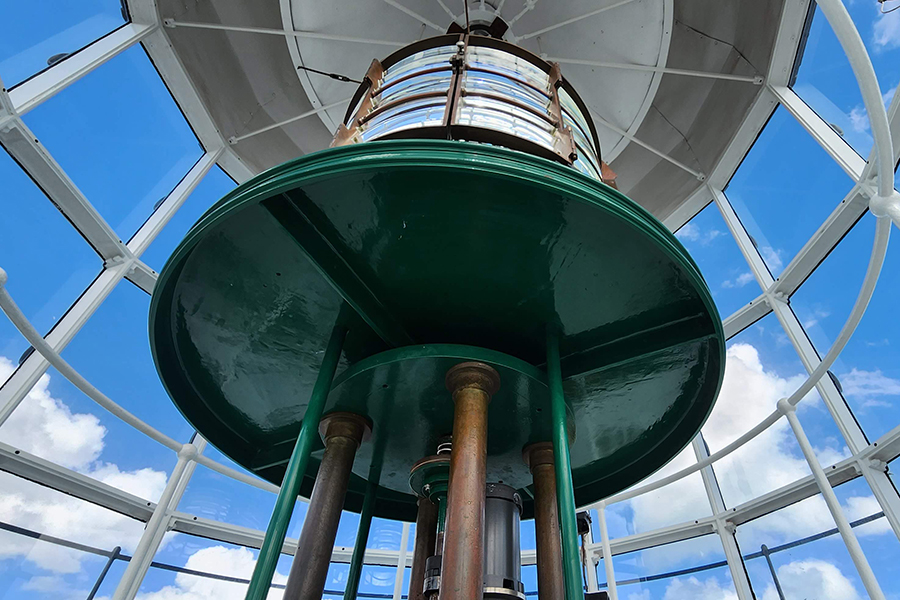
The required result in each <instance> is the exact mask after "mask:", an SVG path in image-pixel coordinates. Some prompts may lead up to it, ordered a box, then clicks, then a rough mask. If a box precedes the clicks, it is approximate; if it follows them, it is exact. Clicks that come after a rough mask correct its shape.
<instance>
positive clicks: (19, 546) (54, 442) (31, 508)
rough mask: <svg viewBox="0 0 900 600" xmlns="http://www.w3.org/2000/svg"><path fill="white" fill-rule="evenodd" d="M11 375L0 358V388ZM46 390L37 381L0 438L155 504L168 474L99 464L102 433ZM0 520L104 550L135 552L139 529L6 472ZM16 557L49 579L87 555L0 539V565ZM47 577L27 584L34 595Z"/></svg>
mask: <svg viewBox="0 0 900 600" xmlns="http://www.w3.org/2000/svg"><path fill="white" fill-rule="evenodd" d="M12 370H13V364H12V363H11V362H10V361H9V360H8V359H6V358H3V357H0V381H2V380H5V379H6V377H7V376H8V375H9V373H11V372H12ZM49 383H50V377H49V376H48V375H44V376H42V377H41V379H40V380H39V381H38V383H37V384H36V385H35V386H34V388H33V389H32V390H31V392H29V394H28V396H26V398H25V399H24V400H23V401H22V403H21V404H20V405H19V406H18V408H16V410H15V411H14V412H13V414H12V415H11V416H10V418H9V419H8V420H7V421H6V423H4V425H3V427H2V429H0V439H2V440H3V441H4V442H5V443H7V444H10V445H12V446H14V447H16V448H19V449H22V450H24V451H26V452H29V453H31V454H35V455H38V456H41V457H43V458H46V459H47V460H51V461H53V462H55V463H57V464H59V465H62V466H64V467H67V468H70V469H73V470H75V471H78V472H80V473H83V474H85V475H88V476H89V477H93V478H94V479H97V480H99V481H102V482H104V483H107V484H109V485H112V486H115V487H118V488H120V489H123V490H125V491H127V492H129V493H132V494H134V495H136V496H139V497H141V498H147V499H154V500H155V499H156V498H158V497H159V495H160V494H161V493H162V489H163V488H164V487H165V484H166V474H165V473H164V472H162V471H156V470H154V469H149V468H146V469H139V470H136V471H122V470H120V469H119V467H118V466H117V465H115V464H113V463H107V462H103V461H101V460H99V458H100V456H101V454H102V451H103V446H104V443H103V438H104V437H105V435H106V428H105V427H103V426H102V425H101V424H100V421H99V419H97V417H95V416H94V415H90V414H83V413H73V412H72V411H71V409H70V408H69V407H68V406H67V405H66V404H65V403H64V402H62V401H61V400H59V399H57V398H53V397H52V396H51V395H50V392H49V391H48V385H49ZM135 435H138V434H135ZM0 515H3V520H5V521H7V522H10V523H13V524H15V525H18V526H20V527H25V528H27V529H31V530H33V531H38V532H41V533H49V534H52V535H54V536H56V537H60V538H63V539H67V540H72V541H76V542H80V543H83V544H88V545H91V546H96V547H99V548H103V549H107V550H111V549H112V548H113V547H115V546H122V548H123V549H125V551H131V550H133V549H134V547H135V546H136V545H137V542H138V540H140V536H141V533H142V532H143V529H144V525H143V523H140V522H138V521H135V520H134V519H131V518H128V517H125V516H122V515H120V514H117V513H114V512H112V511H109V510H106V509H104V508H101V507H99V506H97V505H95V504H91V503H89V502H84V501H81V500H78V499H75V498H72V497H71V496H67V495H65V494H62V493H60V492H56V491H54V490H51V489H49V488H46V487H43V486H40V485H37V484H34V483H31V482H29V481H25V480H23V479H20V478H18V477H15V476H13V475H9V474H6V473H0ZM19 556H24V557H25V558H26V559H27V560H28V561H30V562H32V563H34V564H35V565H37V566H38V567H40V568H42V569H45V570H47V571H48V572H50V573H54V574H71V573H78V572H80V571H81V566H82V565H81V563H82V561H84V560H85V559H86V558H88V557H89V556H90V555H87V554H84V553H82V552H79V551H76V550H71V549H67V548H63V547H60V546H55V545H53V544H49V543H45V542H33V543H28V542H26V541H25V539H24V538H22V537H21V536H19V535H16V534H13V533H9V532H0V559H4V558H10V557H19ZM45 577H49V576H44V575H39V576H37V577H36V578H33V579H32V580H31V581H30V583H28V585H31V586H32V589H33V590H34V591H39V590H40V586H45V585H48V584H49V583H50V582H51V579H48V578H45Z"/></svg>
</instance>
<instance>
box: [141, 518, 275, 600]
mask: <svg viewBox="0 0 900 600" xmlns="http://www.w3.org/2000/svg"><path fill="white" fill-rule="evenodd" d="M257 555H258V551H257V550H255V549H251V548H245V547H243V546H235V545H234V544H229V543H227V542H220V541H216V540H207V539H204V538H199V537H194V536H192V535H186V534H178V535H175V536H172V537H171V538H169V540H168V541H167V542H166V543H164V545H163V546H162V547H161V548H160V549H159V551H158V552H157V553H156V556H155V557H154V562H156V563H161V564H163V565H166V566H174V567H176V568H183V569H190V570H192V571H198V572H200V573H203V574H204V575H205V576H204V575H199V574H194V573H183V572H177V571H173V570H167V569H161V568H151V569H150V570H149V571H148V572H147V576H146V577H144V580H143V581H142V582H141V588H140V593H139V595H138V598H141V599H142V600H175V599H178V600H193V599H195V598H196V599H200V598H204V599H205V598H211V599H212V598H215V599H231V598H243V597H244V593H245V592H246V590H247V582H249V580H250V576H251V575H252V574H253V567H254V565H255V564H256V557H257ZM290 558H291V557H289V556H285V555H282V556H281V557H280V560H279V561H278V566H277V568H276V570H275V576H274V577H273V578H272V581H273V583H274V584H276V585H279V584H280V585H281V586H283V585H284V583H285V581H287V575H288V572H289V571H290V566H291V563H290ZM234 580H237V581H234ZM282 589H283V588H277V587H273V589H272V591H271V592H270V593H269V598H272V599H273V600H274V599H275V598H281V596H282Z"/></svg>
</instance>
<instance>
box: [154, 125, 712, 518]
mask: <svg viewBox="0 0 900 600" xmlns="http://www.w3.org/2000/svg"><path fill="white" fill-rule="evenodd" d="M339 318H340V319H344V320H345V321H346V322H347V323H348V326H349V333H348V335H347V338H346V342H345V344H344V350H343V354H342V357H341V363H340V365H339V366H338V373H337V377H336V379H335V382H334V385H333V387H332V392H331V394H330V396H329V398H328V402H327V405H326V413H327V412H329V411H333V410H351V411H353V412H357V413H360V414H363V415H365V416H367V417H369V418H370V419H371V420H372V422H373V423H374V424H375V426H374V431H373V435H372V439H371V440H370V441H369V442H366V443H364V444H363V445H362V447H361V448H360V451H359V454H358V455H357V458H356V462H355V463H354V467H353V473H354V475H353V476H352V478H351V481H350V487H349V492H348V495H347V500H346V508H347V509H348V510H354V511H358V510H359V509H360V507H361V504H362V498H363V494H364V490H365V478H366V477H367V474H368V473H369V470H370V467H371V464H372V462H373V461H374V460H379V461H381V463H382V469H381V473H382V475H381V479H380V486H381V488H382V489H381V492H380V494H379V497H378V501H377V504H376V515H377V516H381V517H385V518H398V519H404V520H413V519H414V518H415V511H416V505H415V498H414V496H413V494H412V492H411V491H410V489H409V485H408V478H409V468H410V467H411V466H412V465H413V463H415V462H416V461H417V460H418V459H420V458H422V457H423V456H426V455H429V454H433V452H434V450H435V447H436V445H437V442H438V440H439V439H440V437H441V436H443V435H446V434H448V433H450V430H451V424H452V414H453V406H452V400H451V398H450V395H449V393H448V392H446V391H445V390H444V388H443V375H444V372H445V371H446V369H447V368H449V367H450V366H452V365H453V364H456V363H458V362H461V361H462V360H482V361H484V362H487V363H489V364H492V365H494V366H495V368H497V369H498V371H500V374H501V390H500V392H499V393H498V394H497V395H496V396H495V397H494V399H493V401H492V402H491V405H490V408H489V414H488V422H489V433H488V444H489V446H488V447H489V458H488V478H489V480H491V481H497V480H503V481H504V482H505V483H508V484H510V485H513V486H515V487H519V488H523V487H526V486H527V485H528V484H530V476H529V474H528V470H527V467H526V466H525V464H524V463H523V462H522V459H521V451H522V447H523V446H524V445H525V444H526V443H529V442H532V441H548V440H549V439H550V435H549V431H550V430H549V427H550V425H549V419H550V414H549V412H550V410H549V397H548V392H547V386H546V375H545V368H544V363H545V361H546V334H547V330H548V327H549V328H552V329H554V330H556V331H558V332H559V340H560V352H561V357H562V371H563V378H564V387H565V392H566V400H567V403H568V405H569V408H570V417H571V424H572V425H573V426H574V429H575V435H576V437H575V441H574V442H573V444H572V446H571V455H572V468H573V481H574V485H575V498H576V502H577V503H578V504H579V505H581V504H585V503H588V502H592V501H595V500H598V499H601V498H603V497H605V496H608V495H609V494H612V493H615V492H617V491H619V490H622V489H624V488H626V487H628V486H630V485H632V484H634V483H636V482H637V481H639V480H641V479H643V478H644V477H646V476H648V475H649V474H651V473H653V472H654V471H656V470H657V469H659V468H660V467H661V466H663V465H664V464H665V463H667V462H668V461H669V460H670V459H671V458H672V457H673V456H675V455H676V454H677V453H678V452H679V451H680V450H681V449H682V448H684V447H685V446H686V445H687V444H688V443H689V442H690V440H691V439H692V437H693V436H694V435H695V434H696V432H697V431H698V430H699V429H700V426H701V425H702V424H703V422H704V420H705V419H706V417H707V416H708V415H709V412H710V411H711V409H712V406H713V402H714V401H715V398H716V395H717V394H718V390H719V387H720V385H721V380H722V376H723V373H724V361H725V347H724V341H725V336H724V333H723V331H722V326H721V321H720V319H719V315H718V313H717V311H716V309H715V306H714V304H713V301H712V298H711V296H710V293H709V290H708V289H707V287H706V285H705V283H704V282H703V279H702V277H701V275H700V273H699V271H698V269H697V266H696V265H695V264H694V262H693V261H692V260H691V258H690V257H689V256H688V254H687V252H686V251H685V249H684V248H683V247H682V246H681V244H679V243H678V241H677V240H676V239H675V237H674V236H673V235H672V234H671V233H670V232H669V231H668V230H667V229H665V227H664V226H663V225H662V224H660V223H659V222H658V221H657V220H656V219H654V218H653V217H652V216H651V215H650V214H648V213H647V212H646V211H644V210H643V209H642V208H640V207H639V206H638V205H636V204H635V203H634V202H632V201H630V200H629V199H628V198H626V197H625V196H623V195H622V194H620V193H619V192H617V191H616V190H613V189H612V188H610V187H608V186H605V185H603V184H601V183H598V182H596V181H593V180H591V179H589V178H587V177H585V176H583V175H581V174H580V173H578V172H577V171H575V170H574V169H572V168H569V167H566V166H563V165H559V164H555V163H553V162H551V161H548V160H545V159H542V158H538V157H533V156H530V155H528V154H524V153H520V152H515V151H511V150H506V149H503V148H498V147H493V146H486V145H479V144H472V143H467V142H454V141H425V140H411V141H387V142H372V143H366V144H358V145H349V146H345V147H341V148H335V149H331V150H326V151H323V152H318V153H315V154H311V155H308V156H304V157H301V158H299V159H296V160H294V161H291V162H288V163H286V164H284V165H281V166H279V167H276V168H274V169H271V170H269V171H267V172H265V173H262V174H261V175H259V176H257V177H255V178H254V179H252V180H250V181H248V182H247V183H245V184H243V185H241V186H240V187H238V188H237V189H235V190H234V191H233V192H231V193H230V194H229V195H228V196H226V197H225V198H223V199H222V200H221V201H220V202H218V203H217V204H216V205H215V206H213V207H212V208H211V209H210V210H209V211H208V212H207V213H206V214H205V215H204V216H203V217H202V218H201V219H200V221H199V222H198V223H197V224H196V225H195V226H194V227H193V229H191V231H190V232H189V233H188V235H187V236H186V238H185V239H184V241H182V243H181V245H180V246H179V247H178V248H177V250H176V251H175V252H174V254H173V255H172V257H171V258H170V259H169V261H168V263H167V264H166V266H165V268H164V269H163V271H162V273H161V274H160V277H159V280H158V282H157V285H156V289H155V291H154V294H153V301H152V303H151V309H150V340H151V347H152V350H153V356H154V360H155V361H156V366H157V369H158V371H159V374H160V376H161V377H162V380H163V383H164V385H165V386H166V389H167V391H168V392H169V394H170V396H171V397H172V398H173V400H174V401H175V404H176V405H177V406H178V408H179V409H180V410H181V412H182V413H183V414H184V415H185V417H186V418H187V419H188V421H190V422H191V424H192V425H193V426H194V427H196V429H197V430H198V431H199V432H200V433H201V434H202V435H204V436H205V437H206V438H207V439H208V440H209V441H210V442H211V443H212V444H214V445H215V446H216V447H217V448H219V449H220V450H221V451H222V452H224V453H225V454H226V455H228V456H230V457H231V458H232V459H234V460H235V461H236V462H238V463H239V464H241V465H243V466H244V467H246V468H247V469H249V470H250V471H253V472H255V473H257V474H258V475H260V476H261V477H263V478H265V479H267V480H269V481H271V482H273V483H276V484H280V482H281V479H282V477H283V474H284V469H285V465H286V463H287V460H288V458H289V456H290V453H291V450H292V448H293V445H294V442H295V440H296V436H297V433H298V431H299V428H300V422H301V420H302V418H303V415H304V412H305V409H306V403H307V401H308V399H309V395H310V391H311V389H312V386H313V383H314V382H315V378H316V374H317V370H318V367H319V364H320V362H321V360H322V355H323V352H324V349H325V346H326V344H327V342H328V339H329V335H330V333H331V331H332V328H333V327H334V325H335V323H336V322H337V320H338V319H339ZM320 457H321V446H320V448H319V450H318V451H316V452H314V453H313V455H312V460H311V461H310V466H309V469H308V472H307V473H306V476H305V479H304V483H303V487H302V493H303V494H304V495H308V494H309V493H310V492H311V491H312V485H313V481H314V477H315V472H316V468H317V467H318V459H319V458H320ZM525 497H526V500H527V490H526V494H525ZM530 508H531V507H530V502H526V514H528V513H530Z"/></svg>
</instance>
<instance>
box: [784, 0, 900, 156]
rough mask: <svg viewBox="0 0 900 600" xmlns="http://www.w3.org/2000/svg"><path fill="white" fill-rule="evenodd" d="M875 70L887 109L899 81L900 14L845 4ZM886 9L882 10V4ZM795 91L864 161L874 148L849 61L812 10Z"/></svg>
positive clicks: (873, 5) (818, 13) (868, 5)
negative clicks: (886, 13)
mask: <svg viewBox="0 0 900 600" xmlns="http://www.w3.org/2000/svg"><path fill="white" fill-rule="evenodd" d="M845 4H846V5H847V10H848V11H849V12H850V15H851V16H852V17H853V20H854V22H855V23H856V26H857V28H858V29H859V32H860V34H861V36H862V39H863V42H864V43H865V44H866V47H867V49H868V51H869V57H870V58H871V60H872V64H873V66H874V67H875V73H876V75H877V76H878V80H879V83H880V84H881V86H882V93H883V98H884V102H885V104H889V103H890V101H891V99H892V98H893V96H894V90H896V86H897V80H898V79H900V62H898V61H897V56H898V48H900V13H892V14H888V15H884V14H881V12H880V11H879V8H878V7H879V5H878V4H876V3H875V2H871V3H869V2H859V3H845ZM885 6H886V5H885ZM794 91H795V92H797V94H798V95H799V96H800V97H801V98H803V100H804V101H805V102H806V103H807V104H809V106H810V108H812V109H813V110H814V111H816V113H818V115H819V116H820V117H822V119H823V120H824V121H825V122H826V123H828V124H830V125H831V126H832V127H833V128H834V129H835V130H836V131H837V132H838V133H839V134H841V135H842V136H843V137H844V139H845V140H847V142H848V143H849V144H850V145H851V146H852V147H853V149H854V150H856V151H857V152H859V153H860V154H861V155H863V156H868V154H869V151H870V150H871V149H872V135H871V131H870V127H869V117H868V114H867V113H866V109H865V107H864V106H863V102H862V94H861V93H860V91H859V85H858V84H857V83H856V79H855V77H854V76H853V70H852V69H851V68H850V61H849V60H848V59H847V57H846V55H845V54H844V51H843V50H842V49H841V46H840V43H839V42H838V40H837V36H835V35H834V31H833V30H832V29H831V26H830V25H829V24H828V22H827V20H826V19H825V16H824V15H823V14H822V11H821V9H819V8H818V7H817V8H816V11H815V14H814V16H813V22H812V26H811V28H810V31H809V38H808V40H807V43H806V48H805V50H804V51H803V57H802V62H801V63H800V68H799V69H798V71H797V81H796V82H795V83H794Z"/></svg>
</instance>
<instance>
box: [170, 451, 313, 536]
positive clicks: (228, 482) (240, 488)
mask: <svg viewBox="0 0 900 600" xmlns="http://www.w3.org/2000/svg"><path fill="white" fill-rule="evenodd" d="M203 454H204V455H206V456H208V457H209V458H211V459H213V460H215V461H217V462H219V463H221V464H224V465H227V466H229V467H231V468H233V469H238V470H240V471H244V469H243V468H241V467H240V466H239V465H238V464H237V463H234V462H232V461H231V460H230V459H228V458H227V457H226V456H225V455H223V454H222V453H221V452H219V451H218V450H216V449H215V448H213V447H212V446H207V447H206V449H205V450H204V451H203ZM301 504H303V503H302V502H298V503H297V508H298V509H299V506H300V505H301ZM274 508H275V494H273V493H271V492H267V491H265V490H261V489H259V488H255V487H253V486H250V485H247V484H245V483H241V482H239V481H236V480H234V479H232V478H231V477H227V476H225V475H221V474H220V473H217V472H216V471H213V470H211V469H208V468H206V467H204V466H202V465H197V467H196V468H195V470H194V475H193V476H192V477H191V480H190V482H189V483H188V486H187V488H186V489H185V491H184V496H182V498H181V502H179V503H178V510H179V511H181V512H185V513H188V514H191V515H196V516H198V517H203V518H207V519H212V520H214V521H222V522H224V523H230V524H232V525H240V526H242V527H248V528H250V529H257V530H260V531H265V530H266V527H267V526H268V524H269V517H271V515H272V510H273V509H274Z"/></svg>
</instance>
